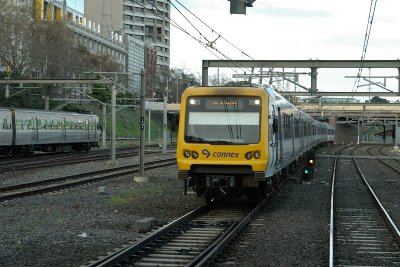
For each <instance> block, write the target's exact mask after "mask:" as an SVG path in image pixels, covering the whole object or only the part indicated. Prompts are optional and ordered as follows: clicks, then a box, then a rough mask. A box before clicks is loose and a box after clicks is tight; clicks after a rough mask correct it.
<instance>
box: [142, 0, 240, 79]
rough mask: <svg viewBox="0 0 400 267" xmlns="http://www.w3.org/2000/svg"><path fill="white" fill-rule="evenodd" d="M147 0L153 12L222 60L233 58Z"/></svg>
mask: <svg viewBox="0 0 400 267" xmlns="http://www.w3.org/2000/svg"><path fill="white" fill-rule="evenodd" d="M146 2H148V3H149V4H150V5H152V7H153V13H154V14H155V15H156V16H157V17H159V18H161V19H163V20H165V21H168V22H169V23H170V24H171V25H172V26H174V27H175V28H177V29H178V30H180V31H182V32H183V33H185V34H186V35H188V36H189V37H191V38H192V39H194V40H196V41H197V42H198V43H200V44H201V45H202V46H203V47H205V48H206V49H207V50H208V51H209V52H211V53H212V54H213V55H214V56H215V57H217V58H218V59H220V60H223V58H222V57H224V58H226V59H228V60H231V59H230V58H229V57H227V56H226V55H224V54H223V53H222V52H221V51H219V50H218V49H217V48H216V47H215V46H210V45H208V43H205V42H203V41H202V40H201V39H199V38H197V37H195V36H193V35H192V34H190V33H189V32H188V31H187V30H185V29H184V28H183V27H182V26H181V25H179V23H177V22H176V21H174V20H173V19H171V18H169V17H167V16H164V15H163V16H161V15H160V14H159V12H155V11H161V10H160V9H158V8H157V7H155V6H154V5H153V3H151V2H150V1H149V0H146ZM169 2H170V1H169ZM134 3H135V4H137V5H139V6H141V7H143V8H146V6H145V5H143V4H142V3H140V2H138V1H134ZM213 50H214V51H216V52H217V53H219V54H221V55H222V57H221V56H218V55H217V54H216V53H215V52H214V51H213ZM232 70H233V71H234V72H235V73H237V71H235V70H234V69H232Z"/></svg>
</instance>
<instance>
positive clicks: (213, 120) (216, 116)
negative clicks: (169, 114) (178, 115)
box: [185, 96, 261, 144]
mask: <svg viewBox="0 0 400 267" xmlns="http://www.w3.org/2000/svg"><path fill="white" fill-rule="evenodd" d="M260 114H261V98H259V97H249V96H212V97H207V96H199V97H190V98H188V100H187V104H186V126H185V141H186V142H188V143H209V144H256V143H259V142H260V124H261V115H260Z"/></svg>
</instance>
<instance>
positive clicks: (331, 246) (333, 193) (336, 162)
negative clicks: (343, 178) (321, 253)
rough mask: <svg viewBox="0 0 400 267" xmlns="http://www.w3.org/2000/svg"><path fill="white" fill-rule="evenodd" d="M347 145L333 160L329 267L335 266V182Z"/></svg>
mask: <svg viewBox="0 0 400 267" xmlns="http://www.w3.org/2000/svg"><path fill="white" fill-rule="evenodd" d="M345 148H348V147H346V146H344V147H342V148H341V149H339V150H338V151H337V152H336V156H335V161H334V162H333V170H332V178H331V210H330V221H329V267H333V241H334V236H333V235H334V224H333V221H334V196H335V182H336V174H337V167H338V161H339V154H340V153H341V152H342V151H343V150H344V149H345Z"/></svg>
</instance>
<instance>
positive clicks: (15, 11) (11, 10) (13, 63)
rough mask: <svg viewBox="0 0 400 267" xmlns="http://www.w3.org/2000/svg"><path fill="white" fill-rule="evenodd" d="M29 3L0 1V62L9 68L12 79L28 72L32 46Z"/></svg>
mask: <svg viewBox="0 0 400 267" xmlns="http://www.w3.org/2000/svg"><path fill="white" fill-rule="evenodd" d="M30 2H31V1H18V4H15V3H14V1H9V0H0V6H1V9H0V25H1V28H2V29H1V30H0V60H1V61H2V62H3V63H5V64H7V65H8V66H10V68H11V71H12V77H22V76H25V75H26V73H27V72H28V71H29V70H30V65H31V57H30V53H29V51H30V48H31V46H32V39H31V38H30V37H31V35H32V31H33V28H32V25H33V23H32V22H33V18H32V13H31V10H32V7H31V3H30Z"/></svg>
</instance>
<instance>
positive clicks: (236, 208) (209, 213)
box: [88, 200, 267, 267]
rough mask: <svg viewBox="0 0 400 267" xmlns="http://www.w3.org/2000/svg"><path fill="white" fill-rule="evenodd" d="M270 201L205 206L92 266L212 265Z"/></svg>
mask: <svg viewBox="0 0 400 267" xmlns="http://www.w3.org/2000/svg"><path fill="white" fill-rule="evenodd" d="M266 201H267V200H264V201H262V202H261V203H260V204H258V205H255V204H254V202H247V203H243V202H242V203H240V204H238V203H236V202H233V203H230V204H227V203H225V202H222V203H217V204H215V206H214V205H206V206H202V207H200V208H198V209H196V210H193V211H191V212H189V213H188V214H186V215H184V216H182V217H181V218H179V219H177V220H175V221H173V222H171V223H169V224H168V225H165V226H164V227H162V228H161V229H159V230H157V231H155V232H153V233H152V234H150V235H149V236H148V237H146V238H144V239H142V240H140V241H138V242H136V243H134V244H132V245H130V246H128V247H125V248H123V249H121V250H118V251H116V252H114V253H112V254H109V255H107V256H105V257H103V258H101V259H100V260H98V261H96V262H91V263H90V264H89V265H88V266H89V267H94V266H203V265H206V264H210V263H211V262H212V261H213V260H214V259H215V258H216V257H217V256H218V254H219V253H220V252H221V251H222V250H223V249H224V248H225V247H226V246H227V245H228V244H229V243H230V242H231V241H232V240H233V239H234V238H235V237H236V236H237V235H238V234H239V233H240V231H241V230H242V229H243V228H244V227H245V226H246V225H247V223H248V222H249V221H250V219H251V218H252V217H253V216H254V214H256V213H257V211H258V210H259V209H260V208H261V207H263V206H264V205H265V203H266Z"/></svg>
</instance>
